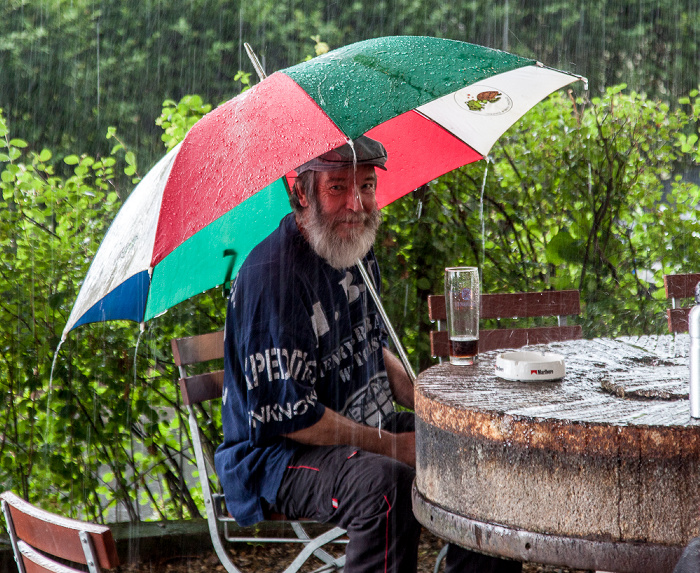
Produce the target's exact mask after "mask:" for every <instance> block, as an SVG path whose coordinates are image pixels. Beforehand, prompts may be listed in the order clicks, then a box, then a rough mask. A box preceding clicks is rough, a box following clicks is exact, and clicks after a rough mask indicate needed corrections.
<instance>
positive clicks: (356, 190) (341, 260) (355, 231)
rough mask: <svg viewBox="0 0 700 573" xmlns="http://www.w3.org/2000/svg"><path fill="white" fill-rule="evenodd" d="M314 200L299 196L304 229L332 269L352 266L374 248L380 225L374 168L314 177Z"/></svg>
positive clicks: (367, 166) (321, 172) (350, 169)
mask: <svg viewBox="0 0 700 573" xmlns="http://www.w3.org/2000/svg"><path fill="white" fill-rule="evenodd" d="M315 189H316V193H315V197H314V198H310V197H308V196H306V194H304V193H303V192H302V193H299V202H300V203H301V205H302V206H303V207H305V209H304V216H303V218H302V225H303V227H304V229H305V231H306V233H307V235H308V237H307V238H308V239H309V242H310V243H311V245H312V247H313V248H314V250H315V251H316V252H317V253H318V254H319V255H321V256H322V257H323V258H325V259H326V260H327V261H328V262H329V263H330V264H331V265H332V266H334V267H336V268H343V267H349V266H351V265H352V264H353V263H354V262H355V260H356V259H358V258H362V257H363V256H364V255H365V254H366V253H367V251H368V250H369V249H370V248H371V246H372V245H373V244H374V238H375V235H376V232H377V228H378V227H379V223H380V221H381V216H380V214H379V212H378V210H377V201H376V197H375V192H376V189H377V176H376V174H375V172H374V167H373V166H371V165H359V166H357V168H356V169H353V168H349V169H339V170H337V171H328V172H324V171H320V172H317V173H315Z"/></svg>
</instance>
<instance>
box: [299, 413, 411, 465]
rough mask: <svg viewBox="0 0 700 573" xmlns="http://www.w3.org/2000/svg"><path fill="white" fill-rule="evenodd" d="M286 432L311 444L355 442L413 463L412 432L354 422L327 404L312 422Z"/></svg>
mask: <svg viewBox="0 0 700 573" xmlns="http://www.w3.org/2000/svg"><path fill="white" fill-rule="evenodd" d="M285 436H286V437H287V438H290V439H292V440H295V441H297V442H300V443H302V444H307V445H310V446H339V445H348V446H357V447H358V448H361V449H363V450H365V451H368V452H373V453H375V454H381V455H383V456H388V457H390V458H394V459H396V460H398V461H400V462H403V463H405V464H408V465H409V466H411V467H416V434H415V432H405V433H401V434H393V433H391V432H386V431H383V430H382V431H381V432H380V431H379V430H378V429H377V428H373V427H371V426H365V425H363V424H358V423H357V422H353V421H352V420H350V419H349V418H346V417H344V416H341V415H340V414H338V413H337V412H334V411H333V410H331V409H329V408H326V410H325V411H324V413H323V416H322V417H321V419H320V420H319V421H318V422H316V423H315V424H314V425H313V426H309V427H308V428H304V429H303V430H297V431H296V432H291V433H290V434H285Z"/></svg>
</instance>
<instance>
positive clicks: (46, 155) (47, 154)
mask: <svg viewBox="0 0 700 573" xmlns="http://www.w3.org/2000/svg"><path fill="white" fill-rule="evenodd" d="M51 157H52V154H51V151H49V150H48V149H42V150H41V153H39V161H42V162H46V161H48V160H49V159H51Z"/></svg>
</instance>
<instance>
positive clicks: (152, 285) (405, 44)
mask: <svg viewBox="0 0 700 573" xmlns="http://www.w3.org/2000/svg"><path fill="white" fill-rule="evenodd" d="M578 80H582V81H585V78H582V77H581V76H576V75H572V74H569V73H566V72H562V71H558V70H554V69H552V68H548V67H546V66H544V65H542V64H540V63H538V62H536V61H534V60H531V59H527V58H522V57H519V56H516V55H513V54H509V53H506V52H502V51H499V50H494V49H490V48H485V47H482V46H476V45H473V44H468V43H465V42H458V41H454V40H445V39H438V38H429V37H413V36H396V37H386V38H377V39H373V40H366V41H363V42H358V43H355V44H351V45H348V46H346V47H344V48H340V49H337V50H334V51H331V52H328V53H327V54H325V55H323V56H319V57H317V58H314V59H312V60H309V61H307V62H304V63H302V64H299V65H296V66H292V67H290V68H287V69H284V70H281V71H279V72H276V73H274V74H272V75H270V76H269V77H268V78H266V79H265V80H263V81H261V82H260V83H259V84H257V85H255V86H254V87H253V88H251V89H250V90H248V91H246V92H244V93H242V94H240V95H239V96H237V97H235V98H233V99H232V100H230V101H228V102H226V103H224V104H223V105H221V106H219V107H218V108H217V109H215V110H214V111H212V112H210V113H209V114H207V115H206V116H204V117H203V118H202V119H201V120H200V121H199V122H197V123H196V124H195V125H194V127H193V128H192V129H191V130H190V131H189V133H188V134H187V136H186V137H185V139H184V140H183V141H182V142H181V143H180V144H179V145H178V146H177V147H176V148H174V149H173V150H172V151H170V153H168V154H167V155H166V156H165V157H163V159H161V161H160V162H159V163H158V164H157V165H156V166H155V167H154V168H153V169H151V171H149V172H148V174H147V175H146V176H145V177H144V179H143V180H142V181H141V182H140V183H139V184H138V186H137V187H136V188H135V189H134V191H133V192H132V194H131V196H130V197H129V199H128V200H127V201H126V203H125V204H124V206H123V207H122V209H121V210H120V212H119V213H118V214H117V217H116V218H115V220H114V222H113V223H112V225H111V227H110V229H109V231H108V232H107V234H106V236H105V238H104V240H103V243H102V245H101V246H100V248H99V250H98V252H97V254H96V256H95V259H94V260H93V263H92V265H91V267H90V270H89V271H88V274H87V275H86V277H85V280H84V282H83V285H82V287H81V290H80V292H79V294H78V297H77V299H76V301H75V303H74V306H73V310H72V312H71V314H70V317H69V319H68V322H67V324H66V326H65V329H64V332H63V338H65V337H66V335H67V334H68V332H70V331H71V330H72V329H74V328H76V327H78V326H80V325H82V324H86V323H89V322H97V321H104V320H115V319H127V320H134V321H137V322H144V321H146V320H149V319H151V318H153V317H154V316H157V315H159V314H161V313H163V312H165V311H166V310H167V309H168V308H170V307H172V306H174V305H175V304H177V303H179V302H182V301H183V300H186V299H187V298H189V297H191V296H193V295H195V294H198V293H200V292H203V291H206V290H208V289H210V288H212V287H214V286H217V285H221V284H225V283H227V282H228V281H229V280H230V279H231V278H232V277H233V276H235V274H236V272H237V271H238V268H239V267H240V265H241V264H242V263H243V261H244V260H245V257H246V256H247V254H248V253H249V252H250V250H251V249H252V248H253V247H254V246H255V245H256V244H257V243H258V242H260V241H261V240H262V239H263V238H264V237H266V236H267V235H268V234H269V233H271V232H272V231H273V230H274V229H275V228H276V227H277V225H278V223H279V221H280V219H281V218H282V217H283V216H284V215H285V214H286V213H288V212H289V211H290V208H289V204H288V201H287V185H288V184H287V177H291V176H293V170H294V168H295V167H297V166H298V165H301V164H302V163H305V162H306V161H308V160H310V159H312V158H313V157H316V156H318V155H320V154H322V153H325V152H326V151H329V150H331V149H334V148H336V147H339V146H341V145H343V144H344V143H346V142H347V141H349V140H352V139H354V138H356V137H358V136H360V135H362V134H366V135H368V136H369V137H372V138H374V139H377V140H379V141H381V142H382V143H383V144H384V146H385V147H386V149H387V151H388V156H389V159H388V161H387V163H386V167H387V171H386V172H384V171H382V172H380V173H378V191H377V202H378V205H379V207H380V208H381V207H383V206H385V205H387V204H389V203H391V202H392V201H394V200H396V199H398V198H400V197H402V196H403V195H405V194H406V193H408V192H410V191H412V190H413V189H416V188H418V187H420V186H421V185H423V184H425V183H427V182H429V181H431V180H433V179H435V178H437V177H439V176H440V175H442V174H444V173H447V172H448V171H451V170H453V169H455V168H457V167H460V166H462V165H465V164H467V163H471V162H473V161H477V160H479V159H482V158H484V157H485V156H486V155H487V154H488V152H489V150H490V149H491V147H492V146H493V144H494V143H495V142H496V141H497V139H498V138H499V137H500V136H501V135H502V134H503V133H504V132H505V131H506V130H507V129H508V128H509V127H510V126H511V125H512V124H513V123H514V122H515V121H517V120H518V119H519V118H520V117H522V115H523V114H524V113H525V112H527V111H528V110H529V109H530V108H531V107H533V106H534V105H535V104H536V103H537V102H539V101H540V100H542V99H543V98H544V97H546V96H547V95H549V94H550V93H552V92H553V91H556V90H557V89H559V88H561V87H563V86H565V85H568V84H570V83H573V82H575V81H578Z"/></svg>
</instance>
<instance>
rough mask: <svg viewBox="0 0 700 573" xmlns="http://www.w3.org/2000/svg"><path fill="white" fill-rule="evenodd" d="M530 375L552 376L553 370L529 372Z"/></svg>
mask: <svg viewBox="0 0 700 573" xmlns="http://www.w3.org/2000/svg"><path fill="white" fill-rule="evenodd" d="M530 374H538V375H540V376H541V375H542V374H554V370H530Z"/></svg>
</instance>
